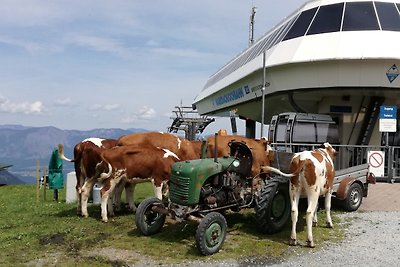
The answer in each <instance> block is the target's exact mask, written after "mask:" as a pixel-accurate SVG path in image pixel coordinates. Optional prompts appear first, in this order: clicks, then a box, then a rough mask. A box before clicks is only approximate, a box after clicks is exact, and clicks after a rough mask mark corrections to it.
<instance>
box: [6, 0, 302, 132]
mask: <svg viewBox="0 0 400 267" xmlns="http://www.w3.org/2000/svg"><path fill="white" fill-rule="evenodd" d="M304 2H305V1H301V0H285V1H276V0H268V1H261V0H259V1H256V0H253V1H250V0H247V1H246V0H217V1H216V0H202V1H187V0H186V1H184V0H181V1H179V0H168V1H167V0H159V1H157V0H156V1H139V0H131V1H122V0H113V1H106V0H89V1H75V0H65V1H53V0H1V5H0V58H1V64H0V124H22V125H26V126H55V127H58V128H61V129H78V130H88V129H94V128H123V129H127V128H145V129H148V130H157V131H158V130H159V131H165V130H166V129H167V127H168V126H170V124H171V122H172V120H171V118H170V117H171V116H173V114H172V113H171V111H172V110H173V109H174V107H175V106H176V105H180V104H181V103H182V104H183V105H191V103H192V102H193V100H194V98H195V97H196V95H197V94H198V93H199V92H200V91H201V89H202V88H203V86H204V84H205V83H206V81H207V78H208V77H209V76H210V75H212V74H213V73H214V72H216V71H217V70H218V68H220V67H221V66H223V65H224V64H225V63H227V62H228V61H229V60H230V59H232V58H233V57H234V56H235V55H237V54H238V53H239V52H240V51H242V50H243V49H245V48H246V47H247V45H248V35H249V16H250V11H251V7H252V6H253V5H254V6H256V7H257V13H256V18H255V19H256V22H255V38H256V39H258V38H259V37H261V36H262V35H263V34H264V33H265V32H267V31H268V30H269V29H270V28H272V27H273V26H274V25H276V24H277V23H279V22H280V21H281V20H283V19H284V17H286V16H288V15H290V14H291V13H292V12H293V11H295V10H296V9H297V8H299V7H300V6H301V5H302V4H303V3H304ZM228 125H229V119H227V118H217V122H216V123H213V124H211V126H210V127H209V128H208V131H210V132H212V131H214V129H218V128H222V127H225V128H226V127H228ZM241 128H242V127H241V125H240V126H239V129H241Z"/></svg>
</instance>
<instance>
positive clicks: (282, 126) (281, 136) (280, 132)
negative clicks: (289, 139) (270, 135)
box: [276, 120, 287, 142]
mask: <svg viewBox="0 0 400 267" xmlns="http://www.w3.org/2000/svg"><path fill="white" fill-rule="evenodd" d="M286 124H287V120H279V122H278V124H277V127H276V141H277V142H285V141H286V140H285V139H286Z"/></svg>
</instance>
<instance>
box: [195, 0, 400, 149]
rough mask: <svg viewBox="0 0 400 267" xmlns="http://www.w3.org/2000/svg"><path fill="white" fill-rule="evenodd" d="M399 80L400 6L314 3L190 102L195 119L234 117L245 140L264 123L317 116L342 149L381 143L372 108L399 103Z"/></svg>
mask: <svg viewBox="0 0 400 267" xmlns="http://www.w3.org/2000/svg"><path fill="white" fill-rule="evenodd" d="M264 67H265V76H264ZM399 75H400V0H380V1H365V0H364V1H359V0H353V1H338V0H313V1H308V2H306V3H305V4H304V5H303V6H302V7H300V8H299V9H298V10H296V11H295V12H293V13H292V14H291V15H289V16H288V17H287V18H286V19H284V20H283V21H282V22H281V23H279V24H278V25H277V26H276V27H274V28H273V29H271V30H270V31H268V32H267V33H266V34H265V35H264V36H262V37H261V38H260V39H258V40H257V41H256V42H254V43H253V44H252V45H251V46H250V47H249V48H247V49H245V50H244V51H242V52H241V53H240V54H239V55H237V56H236V57H235V58H233V59H232V60H231V61H229V62H228V63H227V64H226V65H225V66H223V67H222V68H221V69H219V70H218V71H217V72H216V73H215V74H213V75H212V76H211V77H210V78H209V79H208V81H207V83H206V84H205V86H204V88H203V90H202V91H201V92H200V93H199V94H198V96H197V97H196V99H195V101H194V103H193V104H194V106H195V107H196V108H197V110H198V112H199V113H200V114H201V115H221V114H227V112H232V111H235V112H236V114H237V115H239V117H241V118H245V119H246V135H248V136H250V137H255V135H256V122H262V118H263V117H264V122H263V123H264V124H269V122H270V120H271V118H272V116H273V115H276V114H279V113H282V112H302V113H319V114H329V115H331V116H332V117H333V118H334V120H335V121H336V123H337V124H338V126H339V136H340V142H341V144H347V145H348V144H350V145H370V144H371V145H380V144H381V133H380V132H379V127H378V119H379V108H380V106H398V105H399V102H400V77H398V76H399ZM264 77H265V79H264ZM263 81H265V86H264V88H265V90H263ZM263 91H264V92H263ZM263 94H264V95H265V102H264V110H262V107H263V105H262V102H263V101H262V96H263ZM398 145H400V144H398Z"/></svg>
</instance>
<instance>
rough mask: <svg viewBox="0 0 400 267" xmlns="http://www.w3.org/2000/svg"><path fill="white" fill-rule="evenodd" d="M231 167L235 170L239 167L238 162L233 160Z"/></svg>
mask: <svg viewBox="0 0 400 267" xmlns="http://www.w3.org/2000/svg"><path fill="white" fill-rule="evenodd" d="M232 165H233V167H235V168H237V167H239V165H240V161H238V160H234V161H233V163H232Z"/></svg>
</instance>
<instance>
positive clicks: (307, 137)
mask: <svg viewBox="0 0 400 267" xmlns="http://www.w3.org/2000/svg"><path fill="white" fill-rule="evenodd" d="M292 138H293V143H315V141H316V138H315V124H314V123H309V122H308V123H306V122H296V123H295V124H294V127H293V136H292Z"/></svg>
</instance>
